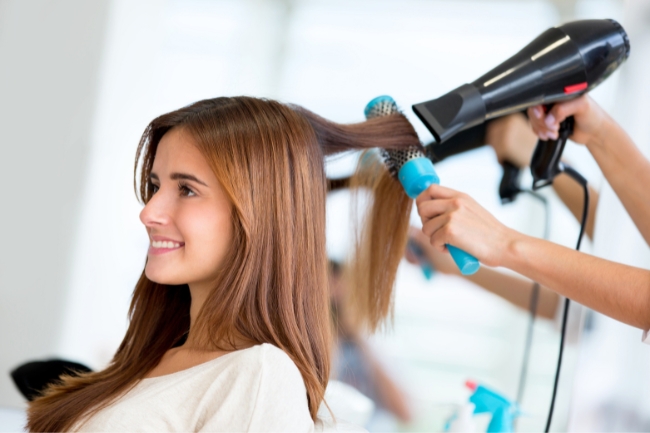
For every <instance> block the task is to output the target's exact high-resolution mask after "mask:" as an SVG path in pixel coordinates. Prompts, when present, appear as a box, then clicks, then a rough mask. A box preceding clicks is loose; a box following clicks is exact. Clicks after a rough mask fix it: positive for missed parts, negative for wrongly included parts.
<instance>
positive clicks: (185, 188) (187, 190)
mask: <svg viewBox="0 0 650 433" xmlns="http://www.w3.org/2000/svg"><path fill="white" fill-rule="evenodd" d="M178 189H179V190H180V192H181V195H182V196H184V197H192V196H194V195H196V193H195V192H194V191H192V190H191V189H190V188H189V187H188V186H187V185H185V184H182V183H179V184H178Z"/></svg>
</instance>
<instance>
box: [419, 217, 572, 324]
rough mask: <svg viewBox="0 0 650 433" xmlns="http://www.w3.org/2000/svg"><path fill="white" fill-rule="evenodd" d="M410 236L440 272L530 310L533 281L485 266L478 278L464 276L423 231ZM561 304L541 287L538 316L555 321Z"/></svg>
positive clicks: (550, 292)
mask: <svg viewBox="0 0 650 433" xmlns="http://www.w3.org/2000/svg"><path fill="white" fill-rule="evenodd" d="M409 237H410V239H411V240H412V241H413V242H415V243H417V244H418V245H419V246H420V248H422V251H423V252H424V254H425V255H426V257H427V260H428V261H429V262H430V263H431V265H432V266H433V268H434V269H435V270H436V271H437V272H440V273H442V274H448V275H456V276H459V277H463V278H465V279H467V280H469V281H471V282H473V283H474V284H476V285H478V286H480V287H482V288H484V289H485V290H487V291H488V292H491V293H493V294H495V295H497V296H499V297H501V298H503V299H505V300H506V301H508V302H510V303H511V304H514V305H516V306H517V307H519V308H522V309H524V310H528V309H529V308H530V297H531V295H532V291H533V284H534V283H533V282H532V281H530V280H527V279H525V278H521V277H518V276H516V275H510V274H506V273H504V272H500V271H497V270H494V269H490V268H487V267H484V266H483V267H481V268H480V269H479V270H478V272H476V273H475V274H474V275H461V273H460V271H459V270H458V266H456V264H455V263H454V261H453V260H452V258H451V256H450V255H449V254H448V253H441V252H439V251H438V250H436V249H435V248H434V247H432V246H431V244H430V243H429V238H428V237H427V236H426V235H425V234H424V233H422V230H420V229H416V228H414V227H411V230H410V231H409ZM407 260H409V261H410V262H412V263H417V259H415V260H413V258H411V259H409V257H408V255H407ZM559 301H560V300H559V297H558V295H557V293H555V292H553V291H551V290H548V289H547V288H545V287H541V288H540V292H539V299H538V301H537V311H536V313H537V315H539V316H541V317H545V318H547V319H551V320H552V319H554V318H555V315H556V312H557V307H558V305H559Z"/></svg>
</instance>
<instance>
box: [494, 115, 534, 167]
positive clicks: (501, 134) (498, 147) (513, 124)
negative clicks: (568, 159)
mask: <svg viewBox="0 0 650 433" xmlns="http://www.w3.org/2000/svg"><path fill="white" fill-rule="evenodd" d="M485 141H486V142H487V143H488V144H489V145H490V146H492V147H493V148H494V152H495V153H496V155H497V160H498V161H499V164H503V163H504V162H505V161H508V162H510V163H512V164H514V165H516V166H517V167H519V168H523V167H528V165H529V164H530V160H531V157H532V156H533V151H534V150H535V145H536V144H537V135H536V134H535V133H534V132H533V130H532V129H531V127H530V123H529V122H528V119H526V116H524V115H523V114H521V113H514V114H510V115H508V116H503V117H500V118H498V119H494V120H492V121H490V122H489V123H488V124H487V130H486V132H485Z"/></svg>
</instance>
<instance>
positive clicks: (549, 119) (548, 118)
mask: <svg viewBox="0 0 650 433" xmlns="http://www.w3.org/2000/svg"><path fill="white" fill-rule="evenodd" d="M545 123H546V126H548V127H551V126H553V125H555V116H553V115H552V114H549V115H548V116H546V120H545Z"/></svg>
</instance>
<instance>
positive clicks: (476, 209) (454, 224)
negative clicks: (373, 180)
mask: <svg viewBox="0 0 650 433" xmlns="http://www.w3.org/2000/svg"><path fill="white" fill-rule="evenodd" d="M417 206H418V213H419V214H420V217H421V218H422V223H423V228H422V231H423V232H424V234H425V235H427V236H428V237H429V239H430V242H431V244H432V245H433V246H434V247H435V248H437V249H438V250H439V251H444V250H445V244H451V245H454V246H456V247H458V248H461V249H463V250H465V251H467V252H468V253H470V254H472V255H474V256H475V257H477V258H478V259H479V260H480V261H481V263H484V264H486V265H488V266H493V267H494V266H503V267H506V268H509V269H512V270H513V271H515V272H518V273H520V274H522V275H524V276H526V277H528V278H530V279H532V280H534V281H538V282H539V283H540V284H541V285H543V286H546V287H548V288H549V289H551V290H554V291H556V292H557V293H559V294H561V295H564V296H566V297H568V298H570V299H573V300H575V301H577V302H579V303H581V304H583V305H586V306H587V307H589V308H592V309H594V310H596V311H599V312H601V313H603V314H606V315H608V316H610V317H612V318H614V319H616V320H619V321H621V322H624V323H627V324H629V325H632V326H636V327H638V328H641V329H648V328H650V271H647V270H644V269H638V268H634V267H631V266H626V265H621V264H618V263H614V262H610V261H608V260H603V259H600V258H596V257H593V256H590V255H587V254H584V253H581V252H577V251H574V250H571V249H569V248H566V247H563V246H560V245H557V244H553V243H551V242H547V241H544V240H541V239H536V238H533V237H530V236H526V235H524V234H521V233H519V232H517V231H515V230H512V229H510V228H508V227H506V226H504V225H503V224H501V223H500V222H499V221H498V220H497V219H496V218H494V217H493V216H492V215H491V214H490V213H489V212H487V211H486V210H485V209H483V208H482V207H481V206H480V205H479V204H478V203H476V201H474V200H473V199H472V198H471V197H469V196H468V195H466V194H463V193H459V192H457V191H454V190H452V189H449V188H445V187H442V186H440V185H432V186H430V187H429V188H428V189H427V190H426V191H425V192H423V193H422V194H421V195H420V196H419V197H418V199H417Z"/></svg>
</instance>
